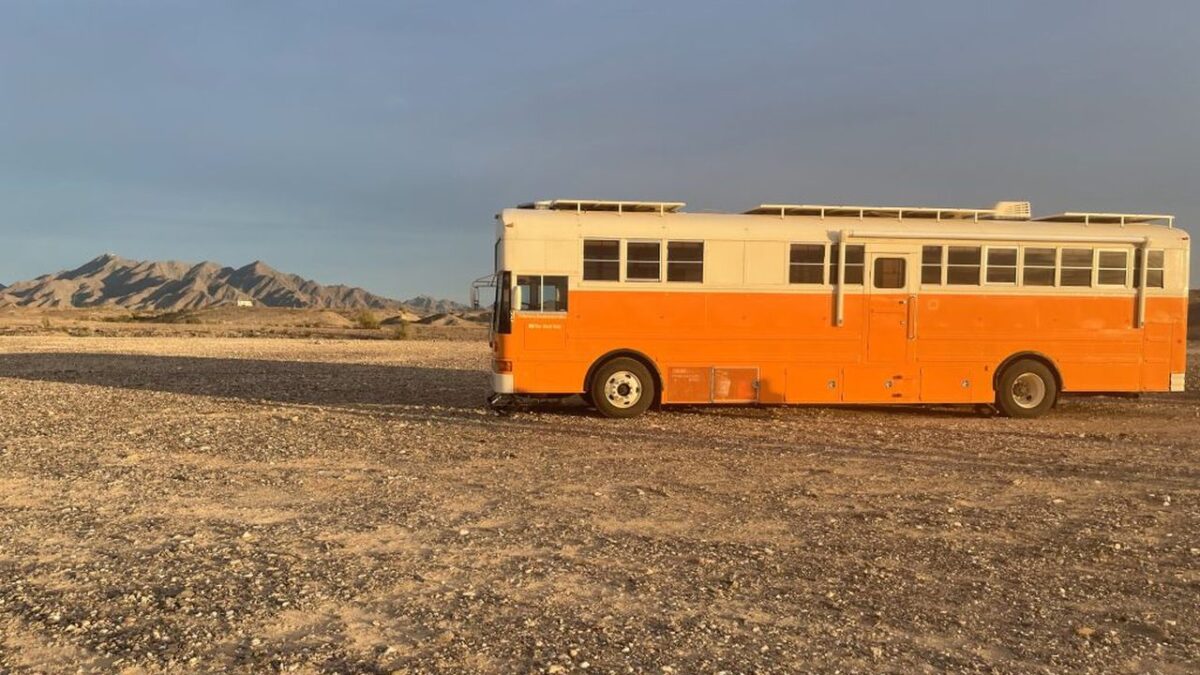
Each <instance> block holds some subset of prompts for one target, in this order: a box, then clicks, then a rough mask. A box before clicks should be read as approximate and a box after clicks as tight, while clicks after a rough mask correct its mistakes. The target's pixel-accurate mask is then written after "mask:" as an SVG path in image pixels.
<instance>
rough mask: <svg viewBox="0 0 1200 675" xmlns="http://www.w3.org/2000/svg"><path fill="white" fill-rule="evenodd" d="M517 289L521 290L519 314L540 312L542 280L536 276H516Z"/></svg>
mask: <svg viewBox="0 0 1200 675" xmlns="http://www.w3.org/2000/svg"><path fill="white" fill-rule="evenodd" d="M517 288H519V289H521V306H520V307H518V308H517V310H518V311H521V312H540V311H542V278H541V277H536V276H528V275H519V276H517Z"/></svg>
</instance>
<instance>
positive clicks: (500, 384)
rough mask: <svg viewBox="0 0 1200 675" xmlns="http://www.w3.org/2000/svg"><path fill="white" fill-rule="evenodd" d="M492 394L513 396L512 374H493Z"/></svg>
mask: <svg viewBox="0 0 1200 675" xmlns="http://www.w3.org/2000/svg"><path fill="white" fill-rule="evenodd" d="M492 393H493V394H511V393H513V376H512V373H492Z"/></svg>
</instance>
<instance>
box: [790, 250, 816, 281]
mask: <svg viewBox="0 0 1200 675" xmlns="http://www.w3.org/2000/svg"><path fill="white" fill-rule="evenodd" d="M790 262H791V264H790V265H789V268H790V269H789V270H788V281H789V282H791V283H793V284H823V283H825V245H824V244H792V250H791V261H790Z"/></svg>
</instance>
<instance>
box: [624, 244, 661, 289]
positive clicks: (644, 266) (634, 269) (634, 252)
mask: <svg viewBox="0 0 1200 675" xmlns="http://www.w3.org/2000/svg"><path fill="white" fill-rule="evenodd" d="M661 247H662V244H660V243H659V242H657V241H631V242H629V243H628V244H626V245H625V258H626V261H625V278H626V279H637V280H641V281H658V280H659V279H661V278H662V275H661V274H660V269H659V268H660V266H661V263H660V262H659V261H660V260H661V259H662V258H661V255H660V251H661Z"/></svg>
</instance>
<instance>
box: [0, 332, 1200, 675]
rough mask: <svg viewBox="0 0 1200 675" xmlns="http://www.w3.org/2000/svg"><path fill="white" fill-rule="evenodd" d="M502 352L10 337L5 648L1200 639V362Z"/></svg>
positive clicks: (84, 662)
mask: <svg viewBox="0 0 1200 675" xmlns="http://www.w3.org/2000/svg"><path fill="white" fill-rule="evenodd" d="M1197 357H1200V354H1195V353H1193V355H1192V359H1191V360H1192V362H1193V364H1195V363H1196V362H1197V361H1200V358H1197ZM487 358H488V354H487V348H486V346H485V345H482V344H480V343H477V342H449V341H429V342H361V341H360V342H308V341H301V340H287V341H285V340H266V339H264V340H240V339H204V338H198V339H182V338H173V339H172V338H154V339H141V338H111V339H110V338H69V337H14V338H5V339H0V672H5V673H6V672H17V673H21V672H37V671H47V672H63V671H69V672H75V671H81V672H93V671H95V672H111V671H114V670H117V671H126V672H192V671H218V670H221V671H234V672H238V671H241V672H251V671H254V672H260V671H264V670H283V671H289V670H296V671H299V672H367V673H374V672H414V673H416V672H430V671H455V672H462V671H505V672H508V671H520V672H575V671H581V670H585V669H586V670H588V671H594V672H656V673H668V672H675V673H693V672H697V673H715V672H719V671H722V670H724V671H729V672H789V671H797V670H805V671H835V670H837V671H842V672H855V671H858V672H864V671H881V670H883V671H895V672H900V671H906V672H907V671H945V670H954V671H964V670H970V671H974V670H977V671H993V672H1028V671H1045V672H1056V673H1057V672H1066V671H1092V672H1113V671H1138V672H1144V671H1159V672H1167V673H1171V672H1179V673H1183V672H1195V671H1196V670H1197V668H1200V606H1198V603H1197V597H1200V468H1198V466H1197V460H1198V459H1200V393H1198V392H1197V391H1196V390H1194V389H1193V390H1192V391H1190V392H1188V393H1187V394H1184V395H1176V396H1151V397H1142V398H1140V399H1119V398H1107V397H1097V398H1079V399H1067V400H1065V401H1064V402H1063V403H1062V405H1061V406H1060V408H1059V409H1058V410H1057V411H1055V413H1053V414H1052V415H1051V416H1050V417H1048V418H1045V419H1042V420H1037V421H1017V420H1007V419H988V418H984V417H980V416H977V415H975V414H974V413H973V411H971V410H967V409H955V408H942V409H915V408H889V409H885V408H875V409H834V408H815V407H812V408H808V407H794V408H710V409H702V408H691V409H669V410H667V411H666V412H657V413H652V414H649V415H647V416H645V417H643V418H641V419H638V420H634V421H629V422H615V421H608V420H603V419H598V418H596V417H594V416H592V415H590V414H588V413H587V412H586V411H584V410H583V409H582V408H580V407H579V406H570V405H567V406H558V405H551V406H546V407H543V408H540V409H537V410H530V411H526V412H520V413H518V414H516V415H514V416H512V417H496V416H493V415H491V414H489V413H488V412H487V411H485V410H484V409H483V408H482V407H481V405H480V403H481V401H482V399H483V396H484V394H485V390H486V382H487V379H486V374H485V372H484V369H485V367H486V363H487ZM1189 377H1190V382H1191V383H1197V382H1198V381H1200V373H1198V372H1197V369H1196V368H1195V367H1194V366H1193V368H1192V369H1191V372H1190V374H1189Z"/></svg>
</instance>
